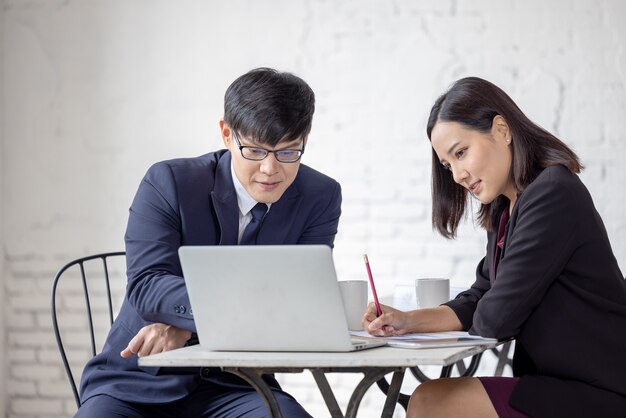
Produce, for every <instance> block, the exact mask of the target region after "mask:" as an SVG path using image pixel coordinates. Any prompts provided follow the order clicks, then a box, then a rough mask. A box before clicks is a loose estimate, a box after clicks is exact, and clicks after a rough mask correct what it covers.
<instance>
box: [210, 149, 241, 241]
mask: <svg viewBox="0 0 626 418" xmlns="http://www.w3.org/2000/svg"><path fill="white" fill-rule="evenodd" d="M230 159H231V156H230V152H227V153H225V154H224V156H223V157H222V158H221V159H220V160H219V162H218V163H217V170H216V171H215V187H214V189H213V191H212V192H211V201H212V202H213V207H214V208H215V214H216V216H217V221H218V223H219V225H220V245H237V236H238V232H239V214H238V211H239V207H238V205H237V194H236V192H235V186H234V185H233V178H232V175H231V172H230Z"/></svg>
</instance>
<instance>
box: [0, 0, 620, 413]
mask: <svg viewBox="0 0 626 418" xmlns="http://www.w3.org/2000/svg"><path fill="white" fill-rule="evenodd" d="M625 17H626V3H624V2H623V1H621V0H595V1H591V0H576V1H568V0H554V1H551V2H544V1H526V2H517V1H513V0H505V1H496V0H481V1H476V0H473V1H469V0H466V1H458V0H448V1H438V0H424V1H419V2H416V1H412V0H397V1H393V2H391V1H376V0H342V1H338V0H337V1H332V0H274V1H266V2H251V1H244V0H231V1H228V2H200V1H191V0H181V1H177V2H152V1H136V2H127V1H124V0H93V1H89V2H86V1H72V0H70V1H68V0H0V22H1V23H0V63H1V65H0V80H1V82H0V97H1V98H2V101H1V102H0V140H1V141H2V146H1V147H0V164H1V169H0V184H1V189H0V196H1V197H0V199H1V200H0V202H1V203H0V219H1V220H2V221H1V223H0V237H1V238H0V240H1V242H2V246H3V251H2V256H0V272H1V273H0V274H1V275H2V284H3V286H2V287H1V288H0V302H1V305H2V310H0V324H1V326H0V340H1V341H3V342H4V344H2V345H0V358H1V359H2V364H3V367H2V376H1V378H0V383H1V384H2V390H1V393H2V394H1V395H0V406H2V407H1V408H0V411H3V412H4V415H5V416H6V417H11V418H31V417H32V418H35V417H36V418H41V417H67V416H71V414H72V411H73V408H74V406H73V400H72V399H71V394H70V390H69V387H68V385H67V383H66V381H65V377H64V375H63V371H62V368H61V363H60V359H59V358H58V356H56V354H55V353H56V351H55V350H56V348H55V342H54V337H53V334H52V331H51V325H50V321H49V316H48V315H49V294H50V284H51V279H52V276H53V274H54V272H55V271H56V270H57V269H58V268H59V267H60V266H61V265H63V264H64V263H65V262H66V261H68V260H70V259H72V258H74V257H78V256H82V255H86V254H89V253H93V252H99V251H108V250H116V249H121V248H122V247H123V233H124V227H125V223H126V213H127V212H126V211H127V208H128V206H129V204H130V201H131V199H132V196H133V194H134V192H135V190H136V187H137V185H138V182H139V180H140V178H141V176H142V175H143V174H144V172H145V170H146V169H147V167H148V166H149V165H150V164H151V163H153V162H155V161H157V160H161V159H165V158H172V157H177V156H189V155H198V154H201V153H204V152H206V151H208V150H212V149H215V148H217V147H219V146H220V141H219V137H218V128H217V120H218V119H219V117H220V116H221V113H222V98H223V94H224V91H225V89H226V87H227V86H228V84H229V83H230V82H231V81H232V80H233V79H234V78H235V77H236V76H238V75H240V74H242V73H244V72H245V71H247V70H248V69H250V68H253V67H257V66H262V65H268V66H272V67H276V68H279V69H284V70H290V71H293V72H295V73H297V74H299V75H301V76H302V77H303V78H304V79H305V80H307V81H308V82H309V83H310V84H311V86H312V87H313V89H314V90H315V92H316V94H317V112H316V115H315V120H314V127H313V132H312V134H311V140H310V143H309V147H308V148H307V153H306V155H305V156H304V162H305V163H306V164H309V165H312V166H314V167H316V168H318V169H319V170H321V171H323V172H326V173H328V174H330V175H332V176H333V177H335V178H336V179H338V180H339V181H340V182H341V183H342V185H343V190H344V205H343V217H342V222H341V225H340V233H339V236H338V237H337V241H336V250H335V257H336V262H337V269H338V272H339V275H340V276H341V278H343V279H350V278H363V274H364V269H363V266H362V258H361V254H362V253H363V252H367V253H368V254H369V257H370V260H371V262H372V268H373V269H374V272H375V274H376V276H377V279H378V283H379V286H380V290H379V292H380V293H381V294H385V295H391V294H392V293H393V290H394V286H396V285H401V284H405V285H407V284H410V283H412V281H413V280H414V279H415V278H416V277H418V276H424V275H445V276H448V277H451V278H452V280H453V285H454V286H466V285H468V284H469V283H471V281H472V276H473V271H474V267H475V264H476V262H477V261H478V259H479V258H480V257H481V256H482V252H483V248H484V237H483V234H482V232H480V231H479V230H475V229H474V228H473V227H472V225H471V222H470V223H468V224H467V225H466V226H464V227H463V229H462V231H461V233H460V236H459V239H458V240H456V241H446V240H444V239H442V238H440V237H438V236H436V235H435V234H434V233H433V232H432V230H431V226H430V215H429V213H430V185H429V175H430V149H429V144H428V142H427V140H426V135H425V132H424V126H425V121H426V118H427V115H428V111H429V109H430V106H431V104H432V102H433V101H434V99H435V98H436V97H437V96H438V95H439V94H440V93H441V92H443V91H444V89H445V88H446V87H447V86H448V85H449V84H450V83H452V82H453V81H454V80H455V79H457V78H459V77H462V76H466V75H478V76H482V77H485V78H487V79H490V80H492V81H494V82H495V83H496V84H498V85H500V86H502V87H503V88H504V89H505V90H506V91H508V92H509V93H510V94H511V96H512V97H513V98H514V99H515V100H516V101H517V102H518V104H519V105H520V106H521V107H522V109H523V110H525V112H526V113H527V114H528V115H529V116H530V117H531V118H532V119H534V120H535V121H537V122H538V123H540V124H541V125H543V126H545V127H546V128H548V129H549V130H551V131H553V132H555V133H556V134H557V135H559V136H560V137H562V138H563V139H564V140H565V141H566V142H567V143H569V144H571V145H572V146H573V147H574V148H575V149H576V150H577V152H578V153H579V154H580V156H581V158H582V159H583V161H584V163H585V164H586V166H587V169H586V171H585V172H584V174H583V175H582V178H583V180H584V181H585V182H586V184H587V186H588V188H589V189H590V191H591V193H592V195H593V196H594V198H595V201H596V204H597V207H598V210H599V212H600V213H601V215H602V216H603V218H604V220H605V223H606V226H607V229H608V232H609V235H610V237H611V239H612V242H613V246H614V251H615V254H616V257H617V259H618V262H619V263H620V266H622V268H623V269H626V218H624V215H623V207H624V206H625V204H626V188H624V184H625V183H626V166H624V164H622V157H623V155H626V140H625V138H624V132H626V118H624V114H625V112H626V91H625V88H626V87H625V84H626V74H625V71H626V59H625V56H624V49H625V43H626V27H625V26H624V25H623V20H624V18H625ZM77 302H78V303H79V302H80V301H77V300H76V299H75V298H73V297H72V296H70V297H69V298H68V299H67V300H66V301H64V303H66V305H64V306H65V307H66V311H67V312H66V313H67V314H68V315H70V317H73V318H74V319H69V320H68V321H69V322H70V323H71V324H75V325H77V326H80V323H79V322H78V321H79V320H78V319H76V318H77V317H79V316H80V314H78V313H76V311H75V309H77ZM68 338H69V339H72V340H73V339H75V338H76V337H75V333H74V332H72V333H69V334H68ZM72 350H75V351H73V352H75V353H77V356H78V357H79V360H78V363H81V362H82V359H83V358H85V356H87V355H88V354H85V352H84V350H83V349H82V348H80V347H73V348H72ZM487 356H488V355H487ZM486 363H488V362H486ZM492 366H493V364H491V365H490V366H489V365H488V364H485V365H484V366H483V368H482V369H481V372H483V373H489V372H490V370H491V369H490V368H489V367H492ZM432 372H433V373H435V374H436V371H432ZM281 381H282V382H283V383H284V385H285V387H286V388H287V389H289V390H290V391H291V392H292V393H294V395H296V396H297V397H298V399H300V400H301V401H302V402H303V403H304V404H305V405H306V406H307V408H309V409H310V411H311V412H312V413H313V414H314V416H316V417H318V416H319V417H324V416H328V413H327V412H326V411H325V408H324V407H323V405H321V398H320V396H319V395H318V394H317V391H316V390H315V389H314V386H313V379H312V376H311V375H310V374H308V373H305V374H302V375H294V376H281ZM331 384H332V385H333V387H336V388H337V392H338V393H339V394H340V395H339V397H340V400H344V401H345V400H347V394H348V393H349V391H350V390H351V387H353V386H354V385H355V384H356V376H347V375H337V376H333V378H332V379H331ZM405 386H406V388H405V391H407V392H408V391H410V390H411V388H412V387H413V386H414V382H411V381H407V383H406V385H405ZM344 395H345V396H344ZM3 400H4V401H3ZM381 405H382V395H380V394H379V393H378V391H377V389H373V390H371V391H370V392H369V393H368V394H367V395H366V397H365V399H364V403H363V405H362V413H361V414H360V416H362V417H373V416H377V412H378V411H379V409H380V407H381ZM396 416H398V417H400V416H403V413H402V412H400V411H398V412H397V414H396Z"/></svg>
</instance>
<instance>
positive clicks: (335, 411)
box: [311, 369, 343, 418]
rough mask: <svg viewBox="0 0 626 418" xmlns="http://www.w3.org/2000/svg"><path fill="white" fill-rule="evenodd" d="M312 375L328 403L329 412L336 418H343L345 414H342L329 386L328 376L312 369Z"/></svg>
mask: <svg viewBox="0 0 626 418" xmlns="http://www.w3.org/2000/svg"><path fill="white" fill-rule="evenodd" d="M311 373H312V374H313V378H314V379H315V383H317V387H318V388H319V390H320V393H321V394H322V397H323V398H324V402H326V406H327V407H328V411H329V412H330V415H331V416H332V417H333V418H334V417H343V412H341V408H340V407H339V404H338V403H337V398H335V395H334V394H333V390H332V389H331V387H330V385H329V384H328V379H326V375H325V374H324V372H323V371H322V370H320V369H311Z"/></svg>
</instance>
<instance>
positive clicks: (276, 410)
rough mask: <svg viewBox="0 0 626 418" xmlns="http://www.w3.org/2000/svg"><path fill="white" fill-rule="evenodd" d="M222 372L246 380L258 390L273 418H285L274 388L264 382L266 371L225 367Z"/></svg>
mask: <svg viewBox="0 0 626 418" xmlns="http://www.w3.org/2000/svg"><path fill="white" fill-rule="evenodd" d="M222 370H224V371H225V372H228V373H232V374H234V375H237V376H239V377H241V378H242V379H244V380H245V381H246V382H248V383H250V385H251V386H252V387H253V388H254V389H256V391H257V392H258V394H259V395H260V396H261V399H263V402H264V403H265V406H267V409H268V411H269V412H270V416H271V417H272V418H283V415H282V413H281V412H280V407H279V406H278V401H277V400H276V397H275V396H274V394H273V393H272V388H271V387H270V386H269V385H268V384H267V382H266V381H265V380H263V374H264V373H263V372H264V369H256V368H248V367H244V368H240V367H223V368H222Z"/></svg>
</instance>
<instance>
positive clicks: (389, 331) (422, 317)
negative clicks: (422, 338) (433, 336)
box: [361, 303, 463, 337]
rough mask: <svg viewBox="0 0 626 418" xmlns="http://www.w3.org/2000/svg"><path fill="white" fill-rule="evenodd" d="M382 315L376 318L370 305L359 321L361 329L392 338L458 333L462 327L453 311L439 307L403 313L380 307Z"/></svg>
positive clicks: (372, 306)
mask: <svg viewBox="0 0 626 418" xmlns="http://www.w3.org/2000/svg"><path fill="white" fill-rule="evenodd" d="M380 308H381V310H382V311H383V314H382V315H381V316H379V317H376V305H375V304H374V303H370V304H369V305H368V306H367V310H366V311H365V313H364V314H363V319H362V321H361V323H362V325H363V329H365V330H366V331H367V332H369V333H370V334H372V335H375V336H377V337H394V336H397V335H404V334H409V333H413V332H441V331H460V330H462V329H463V325H462V324H461V322H460V321H459V318H458V317H457V316H456V314H455V313H454V311H453V310H452V309H451V308H450V307H448V306H446V305H441V306H438V307H436V308H427V309H416V310H414V311H408V312H403V311H399V310H397V309H394V308H392V307H390V306H385V305H380Z"/></svg>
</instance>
